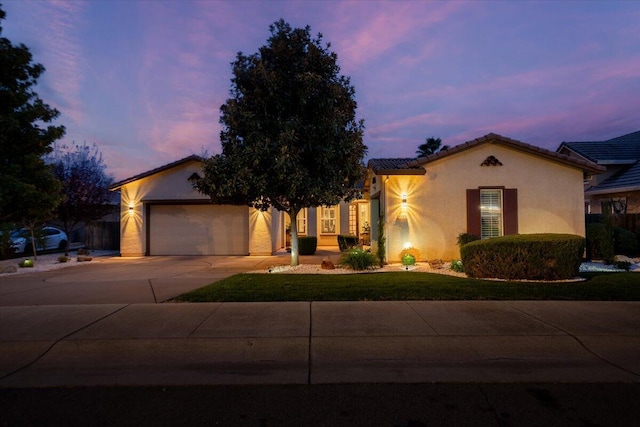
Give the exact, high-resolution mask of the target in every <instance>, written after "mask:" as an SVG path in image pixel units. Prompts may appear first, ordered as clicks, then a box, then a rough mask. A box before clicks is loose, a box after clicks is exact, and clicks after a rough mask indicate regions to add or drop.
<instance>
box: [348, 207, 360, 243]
mask: <svg viewBox="0 0 640 427" xmlns="http://www.w3.org/2000/svg"><path fill="white" fill-rule="evenodd" d="M357 210H358V206H357V205H349V234H351V235H353V236H357V235H358V217H357Z"/></svg>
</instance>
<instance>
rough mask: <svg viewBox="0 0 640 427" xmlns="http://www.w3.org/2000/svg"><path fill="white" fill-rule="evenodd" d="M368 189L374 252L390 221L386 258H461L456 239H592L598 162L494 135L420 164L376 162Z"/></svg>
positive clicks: (369, 172) (371, 163)
mask: <svg viewBox="0 0 640 427" xmlns="http://www.w3.org/2000/svg"><path fill="white" fill-rule="evenodd" d="M367 166H368V169H367V177H366V181H365V186H364V192H365V196H366V197H367V198H368V199H370V205H371V206H370V211H371V224H372V227H371V229H372V247H373V248H374V250H375V248H376V247H377V241H378V238H379V236H378V227H377V224H378V221H379V220H380V218H382V219H383V220H384V233H385V237H386V255H387V260H388V261H390V262H394V261H399V259H400V253H401V251H402V250H403V249H404V248H408V247H411V248H414V250H417V251H418V253H419V258H420V259H422V260H432V259H438V258H440V259H455V258H459V248H458V246H457V238H458V235H459V234H461V233H470V234H475V235H477V236H480V237H482V238H488V237H496V236H501V235H508V234H530V233H571V234H578V235H581V236H584V235H585V219H584V212H583V206H584V192H583V186H582V183H583V177H584V176H585V174H586V175H591V174H597V173H600V172H602V171H603V170H604V169H603V168H602V167H601V166H598V165H596V164H594V163H593V162H591V161H589V160H586V159H580V158H575V157H570V156H567V155H563V154H560V153H556V152H553V151H549V150H545V149H542V148H539V147H535V146H533V145H529V144H526V143H523V142H520V141H516V140H513V139H510V138H505V137H503V136H500V135H496V134H488V135H486V136H483V137H481V138H477V139H474V140H472V141H469V142H466V143H464V144H461V145H457V146H455V147H451V148H449V149H448V150H443V151H440V152H438V153H436V154H432V155H430V156H427V157H422V158H418V159H372V160H370V161H369V162H368V165H367Z"/></svg>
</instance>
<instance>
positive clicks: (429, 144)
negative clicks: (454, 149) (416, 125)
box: [416, 137, 449, 157]
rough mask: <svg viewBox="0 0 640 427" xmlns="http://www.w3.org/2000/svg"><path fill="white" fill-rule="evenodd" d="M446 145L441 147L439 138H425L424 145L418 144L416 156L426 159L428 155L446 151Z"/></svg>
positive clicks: (447, 147)
mask: <svg viewBox="0 0 640 427" xmlns="http://www.w3.org/2000/svg"><path fill="white" fill-rule="evenodd" d="M448 149H449V146H448V145H442V140H441V139H440V138H434V137H430V138H427V139H426V141H425V143H424V144H420V145H419V146H418V150H417V151H416V156H418V157H427V156H428V155H430V154H434V153H437V152H438V151H441V150H448Z"/></svg>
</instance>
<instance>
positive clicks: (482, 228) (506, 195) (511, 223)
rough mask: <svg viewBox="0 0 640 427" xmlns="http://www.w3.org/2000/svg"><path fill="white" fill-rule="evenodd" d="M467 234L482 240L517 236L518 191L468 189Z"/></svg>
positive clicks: (506, 189) (513, 189)
mask: <svg viewBox="0 0 640 427" xmlns="http://www.w3.org/2000/svg"><path fill="white" fill-rule="evenodd" d="M467 233H469V234H475V235H476V236H480V237H482V238H483V239H484V238H488V237H497V236H508V235H511V234H518V190H517V189H516V188H503V187H494V188H477V189H468V190H467Z"/></svg>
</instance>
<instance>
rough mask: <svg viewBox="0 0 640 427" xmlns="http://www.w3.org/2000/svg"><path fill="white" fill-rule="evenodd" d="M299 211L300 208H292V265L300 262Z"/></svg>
mask: <svg viewBox="0 0 640 427" xmlns="http://www.w3.org/2000/svg"><path fill="white" fill-rule="evenodd" d="M298 212H300V210H299V209H294V208H291V212H289V219H290V220H291V265H292V266H296V265H298V264H300V261H299V259H298Z"/></svg>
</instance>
